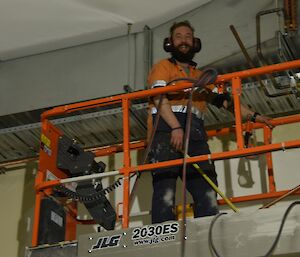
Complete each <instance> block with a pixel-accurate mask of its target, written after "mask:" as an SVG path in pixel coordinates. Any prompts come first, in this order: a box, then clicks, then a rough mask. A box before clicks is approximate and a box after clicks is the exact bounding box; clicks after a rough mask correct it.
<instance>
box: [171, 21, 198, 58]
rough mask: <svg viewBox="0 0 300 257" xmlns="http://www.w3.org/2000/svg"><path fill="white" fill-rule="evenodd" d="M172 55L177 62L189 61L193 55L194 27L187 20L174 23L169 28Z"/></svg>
mask: <svg viewBox="0 0 300 257" xmlns="http://www.w3.org/2000/svg"><path fill="white" fill-rule="evenodd" d="M170 41H171V43H172V45H173V51H172V52H171V54H172V56H173V57H174V58H175V59H176V60H177V61H179V62H182V63H189V62H190V61H192V59H193V58H194V55H195V49H194V28H193V27H192V26H191V24H190V23H189V22H188V21H181V22H177V23H174V24H173V25H172V27H171V28H170Z"/></svg>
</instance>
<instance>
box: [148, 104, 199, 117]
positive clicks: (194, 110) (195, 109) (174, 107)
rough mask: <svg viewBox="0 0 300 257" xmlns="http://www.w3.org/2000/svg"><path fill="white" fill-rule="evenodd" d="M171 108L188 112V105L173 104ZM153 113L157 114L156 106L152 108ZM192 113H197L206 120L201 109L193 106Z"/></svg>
mask: <svg viewBox="0 0 300 257" xmlns="http://www.w3.org/2000/svg"><path fill="white" fill-rule="evenodd" d="M171 109H172V111H173V112H181V113H186V112H187V106H186V105H171ZM151 113H152V114H156V113H157V109H156V108H155V107H152V108H151ZM192 113H193V114H195V115H196V117H197V118H198V119H202V120H204V113H203V112H201V111H199V110H198V109H197V108H196V107H194V106H192Z"/></svg>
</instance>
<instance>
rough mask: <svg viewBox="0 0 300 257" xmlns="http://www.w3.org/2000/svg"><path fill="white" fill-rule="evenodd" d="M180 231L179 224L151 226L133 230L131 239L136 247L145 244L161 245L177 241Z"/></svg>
mask: <svg viewBox="0 0 300 257" xmlns="http://www.w3.org/2000/svg"><path fill="white" fill-rule="evenodd" d="M178 231H179V224H178V223H176V222H174V223H167V224H159V225H149V226H144V227H140V228H134V229H133V230H132V236H131V239H132V241H133V245H134V246H140V245H145V244H159V243H163V242H169V241H175V239H176V234H177V233H178Z"/></svg>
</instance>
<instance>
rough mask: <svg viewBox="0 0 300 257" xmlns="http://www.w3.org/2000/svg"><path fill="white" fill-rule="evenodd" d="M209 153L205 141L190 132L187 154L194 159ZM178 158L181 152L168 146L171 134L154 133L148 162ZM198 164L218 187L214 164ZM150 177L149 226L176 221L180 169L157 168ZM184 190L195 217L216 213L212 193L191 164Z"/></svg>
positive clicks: (188, 167)
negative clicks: (191, 198) (150, 214)
mask: <svg viewBox="0 0 300 257" xmlns="http://www.w3.org/2000/svg"><path fill="white" fill-rule="evenodd" d="M209 153H210V150H209V147H208V144H207V142H206V139H204V138H202V137H200V138H199V137H197V136H193V133H192V131H191V139H190V142H189V151H188V154H189V155H190V156H196V155H202V154H209ZM178 158H182V153H179V152H176V150H175V149H174V148H173V147H172V146H171V145H170V133H168V132H159V131H157V132H156V135H155V137H154V140H153V143H152V147H151V151H150V153H149V161H150V163H155V162H162V161H167V160H173V159H178ZM198 165H199V166H200V167H201V169H202V170H203V171H204V172H205V173H206V174H207V175H208V176H209V177H210V178H211V179H212V181H213V182H214V183H215V184H216V185H217V174H216V172H215V166H214V164H213V162H208V161H206V162H199V163H198ZM152 177H153V196H152V223H159V222H164V221H168V220H175V212H174V210H175V193H176V181H177V178H178V177H180V178H181V177H182V166H177V167H169V168H164V169H156V170H154V171H152ZM186 189H187V190H188V191H189V192H190V194H191V195H192V197H193V201H194V204H193V210H194V217H203V216H210V215H215V214H217V213H218V206H217V195H216V193H215V191H214V190H213V189H212V188H211V186H210V185H209V184H208V183H207V182H206V181H205V180H204V179H203V177H202V176H201V174H200V173H199V172H198V171H197V170H196V169H195V168H194V167H193V166H192V165H188V166H187V173H186Z"/></svg>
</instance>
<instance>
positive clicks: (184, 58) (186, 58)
mask: <svg viewBox="0 0 300 257" xmlns="http://www.w3.org/2000/svg"><path fill="white" fill-rule="evenodd" d="M180 46H181V45H179V46H178V47H174V51H172V52H171V55H172V57H173V58H175V59H176V60H177V61H178V62H182V63H189V62H191V61H192V60H193V58H194V56H195V52H194V50H193V48H192V47H190V49H189V51H188V52H186V53H183V52H181V51H180V50H179V47H180Z"/></svg>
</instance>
